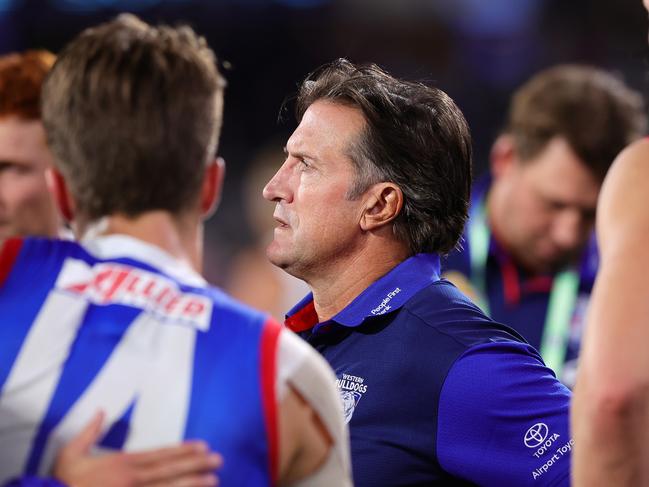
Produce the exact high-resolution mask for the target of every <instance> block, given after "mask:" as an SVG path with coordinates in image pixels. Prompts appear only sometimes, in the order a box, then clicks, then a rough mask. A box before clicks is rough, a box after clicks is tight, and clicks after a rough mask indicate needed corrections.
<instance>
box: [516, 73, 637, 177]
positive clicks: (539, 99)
mask: <svg viewBox="0 0 649 487" xmlns="http://www.w3.org/2000/svg"><path fill="white" fill-rule="evenodd" d="M645 130H646V118H645V115H644V108H643V102H642V97H641V95H640V94H639V93H636V92H634V91H633V90H631V89H630V88H628V87H627V86H626V85H625V84H624V83H623V82H622V81H621V80H619V79H618V78H616V77H615V76H613V75H612V74H609V73H607V72H606V71H603V70H601V69H596V68H593V67H588V66H578V65H561V66H555V67H553V68H550V69H547V70H545V71H542V72H540V73H539V74H537V75H536V76H534V77H533V78H532V79H530V80H529V81H528V82H527V83H525V84H524V85H523V86H522V87H521V88H519V89H518V90H517V91H516V93H515V94H514V96H513V98H512V101H511V105H510V110H509V118H508V121H507V126H506V129H505V131H506V132H507V133H509V134H511V135H512V136H513V137H514V141H515V146H516V149H517V151H518V154H519V156H520V159H521V160H522V161H523V162H525V161H528V160H529V159H532V158H534V157H535V156H537V155H538V154H539V153H540V152H541V151H542V150H543V149H544V148H545V146H546V144H547V143H548V142H549V141H550V139H552V138H554V137H563V138H564V139H565V140H566V141H567V142H568V144H569V145H570V147H571V148H572V150H574V152H575V154H576V155H577V156H578V157H579V158H580V159H581V160H582V161H583V162H584V164H585V165H586V166H587V167H588V168H589V169H590V170H591V171H592V173H593V174H594V175H595V176H596V177H597V178H599V179H603V178H604V176H605V175H606V172H607V171H608V168H609V167H610V165H611V163H612V162H613V160H614V159H615V157H616V156H617V155H618V153H619V152H620V151H621V150H622V149H623V148H624V147H625V146H626V145H628V144H629V143H630V142H632V141H634V140H636V139H638V138H640V137H641V136H642V135H643V134H644V132H645Z"/></svg>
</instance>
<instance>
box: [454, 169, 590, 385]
mask: <svg viewBox="0 0 649 487" xmlns="http://www.w3.org/2000/svg"><path fill="white" fill-rule="evenodd" d="M490 186H491V178H490V177H489V176H486V177H483V178H481V179H480V180H479V181H478V182H477V183H476V185H475V186H474V192H473V195H472V198H471V210H472V211H471V212H470V214H471V215H475V213H474V211H473V210H474V209H475V207H476V206H477V205H478V204H480V203H481V202H483V201H484V200H485V197H486V194H487V192H488V191H489V188H490ZM472 224H473V222H472V219H469V222H468V223H467V225H466V227H465V231H464V234H463V240H462V248H461V249H457V250H454V251H453V252H451V253H450V254H449V255H448V257H446V258H445V259H444V260H443V261H442V270H443V273H444V274H445V275H447V273H448V276H449V278H450V279H451V280H453V281H454V282H456V283H457V280H458V279H459V280H462V281H465V284H466V285H468V286H470V287H471V288H473V289H472V291H474V292H475V291H476V289H475V287H474V286H473V283H472V282H471V280H472V279H473V277H474V276H473V271H472V268H471V250H472V244H473V242H472V241H471V237H470V232H469V230H468V229H469V228H470V226H471V225H472ZM598 264H599V254H598V251H597V245H596V241H595V236H594V235H593V236H592V238H591V239H590V241H589V242H588V244H587V246H586V249H585V250H584V252H583V254H582V256H581V258H580V261H579V263H578V272H579V287H578V290H577V298H576V301H575V304H574V307H573V310H572V315H571V318H570V322H569V328H568V340H567V344H566V351H565V362H564V365H563V369H562V371H561V374H560V376H559V378H560V379H561V381H562V382H563V383H564V384H566V385H568V386H569V387H573V386H574V381H575V374H576V369H577V357H578V355H579V349H580V347H581V339H582V336H583V333H584V326H585V322H586V311H587V307H588V303H589V300H590V294H591V291H592V288H593V285H594V282H595V277H596V274H597V268H598ZM451 273H452V274H454V275H453V276H451ZM484 276H485V284H486V285H485V289H486V295H487V299H488V304H489V315H490V316H491V317H492V318H493V319H494V320H496V321H499V322H501V323H505V324H507V325H508V326H511V327H512V328H513V329H515V330H516V331H517V332H518V333H520V334H521V335H522V336H523V337H525V339H526V340H527V341H528V342H529V343H530V344H531V345H532V346H533V347H535V348H536V349H540V347H541V342H542V338H543V333H544V331H545V326H546V315H547V311H548V304H549V301H550V293H551V290H552V286H553V284H554V278H555V274H540V275H539V274H536V275H530V274H528V273H526V272H525V271H524V270H523V269H521V268H520V267H518V266H517V265H516V263H515V262H514V260H513V259H512V257H511V255H510V254H509V253H508V252H507V251H506V250H505V249H504V248H503V247H502V246H501V245H500V244H499V243H498V241H497V240H496V239H495V238H494V237H493V235H492V236H491V238H490V241H489V249H488V254H487V263H486V268H485V272H484Z"/></svg>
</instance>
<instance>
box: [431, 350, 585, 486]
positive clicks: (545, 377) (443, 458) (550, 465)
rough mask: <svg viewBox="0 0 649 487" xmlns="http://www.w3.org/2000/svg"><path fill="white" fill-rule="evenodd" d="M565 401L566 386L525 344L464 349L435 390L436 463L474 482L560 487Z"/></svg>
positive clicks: (565, 481)
mask: <svg viewBox="0 0 649 487" xmlns="http://www.w3.org/2000/svg"><path fill="white" fill-rule="evenodd" d="M569 403H570V391H569V390H568V389H567V388H566V387H565V386H564V385H562V384H561V383H560V382H559V381H558V380H557V379H556V378H555V376H554V374H552V371H551V370H550V369H548V368H547V367H545V366H544V365H543V363H542V362H541V359H540V357H539V356H538V354H536V352H534V351H533V349H532V347H530V346H529V345H527V344H522V343H509V342H501V343H498V342H496V343H487V344H483V345H479V346H476V347H474V348H472V349H469V350H468V351H467V352H465V353H464V354H463V355H462V356H461V357H460V358H459V359H458V360H457V361H456V362H455V363H454V364H453V366H452V367H451V369H450V370H449V372H448V374H447V377H446V380H445V382H444V385H443V387H442V390H441V393H440V400H439V408H438V411H439V412H438V425H437V428H438V430H437V456H438V460H439V464H440V466H441V467H442V468H443V469H444V470H445V471H447V472H448V473H449V474H451V475H453V476H455V477H459V478H462V479H464V480H467V481H470V482H472V483H474V484H476V485H480V486H482V487H487V486H491V487H523V486H530V487H532V486H534V487H537V486H538V487H541V486H544V487H547V486H552V487H555V486H566V487H567V486H568V485H570V453H571V449H572V446H573V441H572V440H571V438H570V433H569V424H568V419H569Z"/></svg>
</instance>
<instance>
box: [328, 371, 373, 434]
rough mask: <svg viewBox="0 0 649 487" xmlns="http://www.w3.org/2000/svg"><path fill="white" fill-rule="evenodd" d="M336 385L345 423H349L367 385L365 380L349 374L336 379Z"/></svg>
mask: <svg viewBox="0 0 649 487" xmlns="http://www.w3.org/2000/svg"><path fill="white" fill-rule="evenodd" d="M336 385H337V386H338V390H339V391H340V398H341V400H342V402H343V413H344V415H345V423H349V421H350V420H351V419H352V415H353V414H354V410H355V409H356V406H358V402H359V401H360V400H361V398H362V397H363V394H365V393H366V392H367V384H365V379H363V378H362V377H358V376H355V375H350V374H343V376H342V377H341V378H337V379H336Z"/></svg>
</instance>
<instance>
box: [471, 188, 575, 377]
mask: <svg viewBox="0 0 649 487" xmlns="http://www.w3.org/2000/svg"><path fill="white" fill-rule="evenodd" d="M468 230H469V239H470V241H469V255H470V259H471V283H472V284H473V286H474V288H475V290H476V294H477V295H478V300H477V301H478V305H479V306H480V307H481V308H482V310H483V311H484V312H485V313H486V314H487V315H489V314H490V311H489V294H488V292H487V259H488V254H489V243H490V241H491V232H490V230H489V227H488V226H487V217H486V208H485V204H484V199H481V200H480V202H479V203H478V204H477V205H475V206H474V209H473V211H472V212H471V220H470V221H469V229H468ZM578 291H579V274H578V273H577V272H576V271H575V270H574V269H566V270H564V271H561V272H560V273H558V274H557V275H556V276H555V277H554V279H553V281H552V290H551V291H550V298H549V300H548V308H547V311H546V315H545V323H544V324H543V336H542V338H541V350H540V353H541V357H543V360H544V361H545V363H546V365H547V366H548V367H550V368H551V369H552V370H554V372H555V374H556V375H557V377H560V375H561V371H562V369H563V364H564V361H565V358H566V351H567V349H568V338H569V335H570V320H571V318H572V314H573V311H574V309H575V304H576V302H577V294H578ZM505 324H507V323H505Z"/></svg>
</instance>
